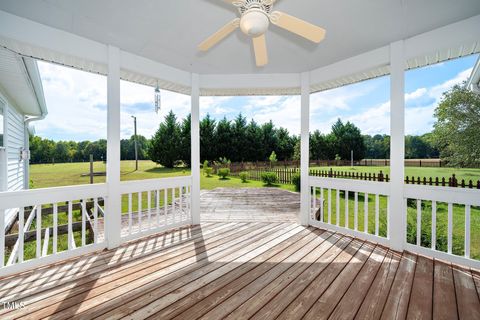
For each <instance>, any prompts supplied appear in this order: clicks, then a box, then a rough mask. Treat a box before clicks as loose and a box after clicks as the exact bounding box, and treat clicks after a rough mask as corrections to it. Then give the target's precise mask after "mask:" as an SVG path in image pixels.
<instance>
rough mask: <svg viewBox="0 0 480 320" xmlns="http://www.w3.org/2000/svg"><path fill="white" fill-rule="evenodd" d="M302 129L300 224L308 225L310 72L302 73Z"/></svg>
mask: <svg viewBox="0 0 480 320" xmlns="http://www.w3.org/2000/svg"><path fill="white" fill-rule="evenodd" d="M300 82H301V95H302V96H301V104H302V107H301V121H300V122H301V131H300V141H301V146H300V181H301V185H300V188H301V193H300V224H301V225H303V226H307V225H308V220H309V219H308V217H309V214H310V213H309V212H310V187H309V181H308V180H309V173H308V166H309V161H310V146H309V144H310V141H309V140H310V73H309V72H303V73H302V74H301V79H300Z"/></svg>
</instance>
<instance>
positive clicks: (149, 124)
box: [35, 62, 190, 141]
mask: <svg viewBox="0 0 480 320" xmlns="http://www.w3.org/2000/svg"><path fill="white" fill-rule="evenodd" d="M38 65H39V70H40V74H41V76H42V80H43V87H44V92H45V98H46V103H47V108H48V115H47V117H46V118H45V119H44V120H43V121H39V122H36V123H35V127H36V131H37V133H38V134H39V135H41V136H44V137H52V133H53V132H55V133H56V134H55V135H54V138H55V139H74V140H77V141H79V140H87V139H89V140H96V139H101V138H106V136H107V111H106V105H107V81H106V77H104V76H99V75H96V74H91V73H88V72H83V71H79V70H75V69H70V68H66V67H62V66H57V65H53V64H49V63H44V62H39V63H38ZM120 95H121V98H120V101H121V137H122V138H126V137H130V136H131V135H132V134H133V120H132V118H131V115H135V116H136V117H137V127H138V134H141V135H144V136H147V137H150V136H152V135H153V133H154V132H155V131H156V130H157V128H158V124H159V123H160V122H161V121H162V120H163V119H164V117H165V115H166V114H167V113H168V112H169V111H170V110H173V111H174V112H175V113H176V115H177V117H178V119H179V120H181V119H183V118H184V117H185V116H186V115H187V114H188V113H190V97H189V96H187V95H182V94H177V93H174V92H170V91H167V90H162V91H161V95H162V108H161V110H160V112H159V113H158V114H156V113H155V112H154V88H152V87H148V86H144V85H139V84H136V83H131V82H126V81H122V82H121V87H120ZM142 104H143V105H142ZM148 105H151V108H150V107H149V106H148ZM62 133H64V135H63V134H62Z"/></svg>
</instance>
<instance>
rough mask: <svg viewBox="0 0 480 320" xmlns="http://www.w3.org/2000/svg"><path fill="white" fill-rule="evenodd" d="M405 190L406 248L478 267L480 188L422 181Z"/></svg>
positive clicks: (406, 187)
mask: <svg viewBox="0 0 480 320" xmlns="http://www.w3.org/2000/svg"><path fill="white" fill-rule="evenodd" d="M404 190H405V191H404V198H405V214H406V215H407V239H406V243H405V248H406V249H407V250H409V251H412V252H416V253H419V254H424V255H429V256H433V257H435V258H439V259H444V260H447V261H451V262H454V263H459V264H463V265H468V266H471V267H475V268H479V267H480V261H479V260H480V248H479V241H478V240H479V238H478V237H479V235H480V226H479V225H478V221H480V190H474V189H465V188H449V187H431V186H420V185H405V188H404ZM472 221H476V223H472ZM472 243H475V245H474V247H472Z"/></svg>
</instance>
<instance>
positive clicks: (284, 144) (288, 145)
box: [275, 128, 295, 161]
mask: <svg viewBox="0 0 480 320" xmlns="http://www.w3.org/2000/svg"><path fill="white" fill-rule="evenodd" d="M275 134H276V136H277V148H276V149H277V156H278V160H280V161H283V160H290V159H292V157H293V148H294V147H295V142H294V139H293V138H292V137H291V136H290V133H289V132H288V130H287V129H285V128H279V129H277V130H276V131H275Z"/></svg>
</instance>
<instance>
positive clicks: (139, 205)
mask: <svg viewBox="0 0 480 320" xmlns="http://www.w3.org/2000/svg"><path fill="white" fill-rule="evenodd" d="M137 209H138V232H142V193H141V192H139V193H138V206H137Z"/></svg>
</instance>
